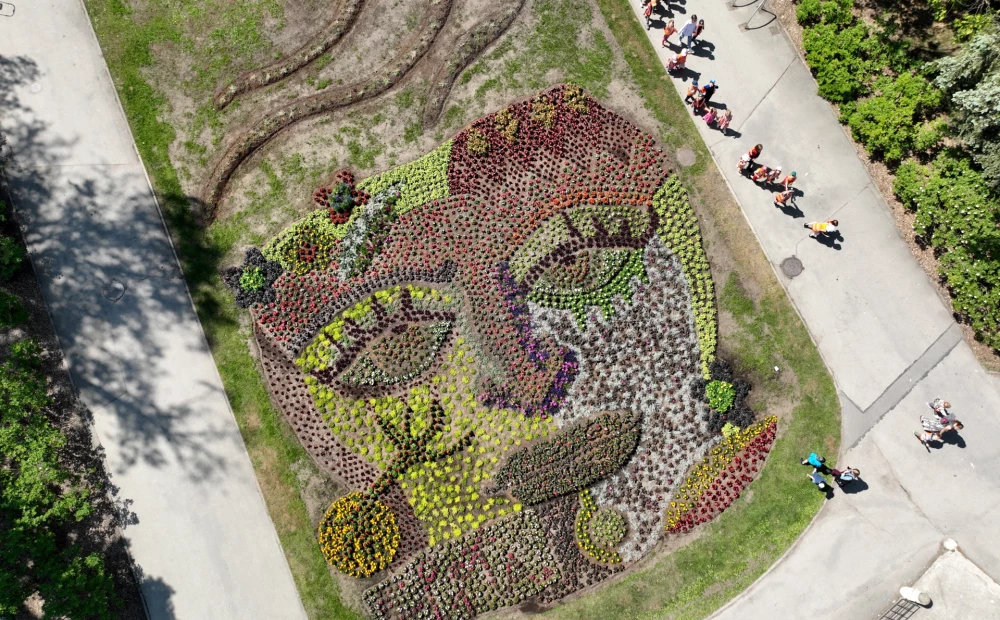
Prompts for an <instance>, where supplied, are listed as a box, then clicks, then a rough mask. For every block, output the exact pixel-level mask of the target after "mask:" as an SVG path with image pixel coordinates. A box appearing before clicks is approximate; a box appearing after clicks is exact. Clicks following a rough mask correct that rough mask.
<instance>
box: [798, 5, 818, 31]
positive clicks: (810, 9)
mask: <svg viewBox="0 0 1000 620" xmlns="http://www.w3.org/2000/svg"><path fill="white" fill-rule="evenodd" d="M819 4H820V2H819V0H802V2H800V3H799V5H798V6H797V7H795V18H796V19H797V20H799V24H801V25H802V26H813V25H815V24H818V23H819V20H820V18H821V17H822V16H823V13H822V11H821V10H820V8H819Z"/></svg>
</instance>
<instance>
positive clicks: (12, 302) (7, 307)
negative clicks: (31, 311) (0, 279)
mask: <svg viewBox="0 0 1000 620" xmlns="http://www.w3.org/2000/svg"><path fill="white" fill-rule="evenodd" d="M27 320H28V311H27V310H25V309H24V306H23V305H22V304H21V300H20V299H18V297H17V295H11V294H10V293H8V292H6V291H0V329H10V328H11V327H17V326H18V325H21V324H22V323H24V322H25V321H27Z"/></svg>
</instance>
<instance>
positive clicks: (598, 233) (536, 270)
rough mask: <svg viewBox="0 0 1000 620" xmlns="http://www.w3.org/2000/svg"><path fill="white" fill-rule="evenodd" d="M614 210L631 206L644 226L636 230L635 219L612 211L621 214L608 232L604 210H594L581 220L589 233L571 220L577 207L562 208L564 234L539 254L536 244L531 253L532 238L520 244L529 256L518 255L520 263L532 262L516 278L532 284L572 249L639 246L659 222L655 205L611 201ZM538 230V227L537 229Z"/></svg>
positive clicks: (529, 285)
mask: <svg viewBox="0 0 1000 620" xmlns="http://www.w3.org/2000/svg"><path fill="white" fill-rule="evenodd" d="M608 208H612V205H608ZM579 209H580V210H582V211H591V210H592V208H591V207H583V206H581V207H580V208H579ZM613 209H614V210H625V209H627V210H630V211H633V212H635V213H638V214H641V215H643V216H645V226H643V227H642V229H641V230H638V231H637V230H635V228H633V224H634V223H635V222H636V220H630V218H628V216H626V215H624V213H614V212H612V213H611V214H610V215H622V217H620V218H619V220H620V221H619V225H618V229H617V231H616V232H613V233H612V232H610V230H609V228H608V226H607V221H606V220H604V219H603V218H602V217H601V216H602V215H603V214H600V213H593V214H591V215H590V217H589V221H588V220H583V221H584V222H587V223H588V224H589V225H590V226H592V227H593V233H592V234H588V233H587V231H586V230H581V225H580V224H581V222H574V221H573V217H572V213H571V212H572V211H577V210H576V209H572V210H567V211H562V212H560V213H559V217H561V219H562V222H563V223H564V226H565V230H566V234H567V238H566V239H564V240H562V241H561V242H560V243H558V244H554V246H553V247H549V248H547V249H546V250H544V251H543V252H541V255H540V256H539V255H538V254H539V253H538V252H537V248H536V253H534V255H533V256H532V252H531V251H530V249H528V248H529V244H530V242H531V239H530V238H529V240H528V242H527V243H526V244H525V245H524V246H522V248H525V249H526V253H527V255H528V258H524V259H521V261H522V262H521V265H520V266H521V267H522V268H523V267H525V266H526V263H527V262H528V259H529V258H530V259H531V261H530V262H531V265H530V267H528V268H527V269H524V270H523V272H522V275H521V277H520V278H519V282H520V284H521V286H522V287H525V288H530V287H531V285H532V284H534V282H535V281H536V280H538V278H540V277H541V276H542V274H543V273H545V271H546V270H547V269H548V268H549V267H550V266H552V264H553V263H554V262H555V261H556V260H557V259H559V258H561V257H564V256H569V255H571V254H573V253H575V252H579V251H580V250H582V249H585V248H595V247H601V248H608V247H621V248H635V249H637V248H641V247H643V246H644V245H645V244H646V243H647V242H649V240H650V239H652V238H653V235H655V234H656V229H657V226H658V225H659V220H660V218H659V214H657V213H656V210H655V209H650V208H644V207H640V206H635V205H613ZM538 230H541V229H538Z"/></svg>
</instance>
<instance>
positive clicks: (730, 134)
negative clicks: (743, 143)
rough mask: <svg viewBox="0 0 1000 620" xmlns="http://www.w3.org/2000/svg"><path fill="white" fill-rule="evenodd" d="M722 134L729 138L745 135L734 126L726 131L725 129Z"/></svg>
mask: <svg viewBox="0 0 1000 620" xmlns="http://www.w3.org/2000/svg"><path fill="white" fill-rule="evenodd" d="M722 135H724V136H726V137H727V138H742V137H743V134H742V133H740V132H738V131H736V130H735V129H733V128H732V127H729V128H728V129H726V130H725V131H723V132H722Z"/></svg>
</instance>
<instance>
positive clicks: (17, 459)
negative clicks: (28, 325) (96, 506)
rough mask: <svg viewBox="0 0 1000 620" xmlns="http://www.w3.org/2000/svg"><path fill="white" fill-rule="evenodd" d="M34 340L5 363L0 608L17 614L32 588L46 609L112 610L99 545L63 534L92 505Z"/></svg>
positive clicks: (62, 612)
mask: <svg viewBox="0 0 1000 620" xmlns="http://www.w3.org/2000/svg"><path fill="white" fill-rule="evenodd" d="M39 353H40V347H39V346H38V344H37V343H35V342H34V341H33V340H22V341H19V342H17V343H14V344H13V345H11V348H10V355H9V357H8V359H7V360H6V361H4V362H3V363H2V364H0V525H2V527H0V615H3V616H7V615H10V616H14V615H17V614H18V613H19V612H20V610H21V608H22V605H23V603H24V601H25V600H26V599H27V598H28V597H29V596H31V595H32V594H33V593H35V592H38V593H39V594H40V595H41V598H42V600H43V601H44V604H43V608H42V610H43V612H44V613H45V615H46V616H48V617H62V616H66V617H72V618H110V617H112V613H111V612H112V610H111V607H110V604H111V601H112V600H113V598H114V597H113V585H112V581H111V578H110V576H109V575H108V574H107V572H106V571H105V568H104V561H103V559H102V558H101V556H100V555H99V554H97V553H88V552H86V551H84V550H83V549H81V548H80V547H79V546H77V545H76V544H74V543H72V542H66V541H65V530H66V528H67V527H69V526H72V525H73V524H75V523H78V522H80V521H81V520H83V519H84V518H85V517H87V516H88V515H89V514H90V513H91V510H92V508H91V504H90V501H89V499H88V498H89V495H90V491H89V489H88V488H87V486H86V484H85V482H84V480H83V478H82V476H81V475H80V474H78V473H76V472H74V471H72V470H70V469H69V468H67V467H66V466H65V465H64V464H63V463H62V462H61V456H62V451H63V448H64V447H65V445H66V436H65V435H64V434H63V433H62V431H61V430H60V429H59V428H57V427H56V426H55V425H53V424H52V422H50V421H49V418H48V415H47V411H48V408H49V407H50V406H51V405H52V400H51V399H50V397H49V395H48V390H47V385H46V378H45V376H44V374H43V373H42V371H41V368H40V366H41V360H40V358H39Z"/></svg>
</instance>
